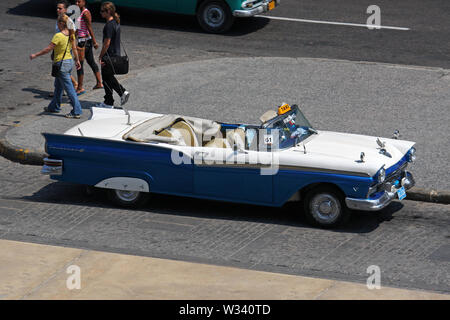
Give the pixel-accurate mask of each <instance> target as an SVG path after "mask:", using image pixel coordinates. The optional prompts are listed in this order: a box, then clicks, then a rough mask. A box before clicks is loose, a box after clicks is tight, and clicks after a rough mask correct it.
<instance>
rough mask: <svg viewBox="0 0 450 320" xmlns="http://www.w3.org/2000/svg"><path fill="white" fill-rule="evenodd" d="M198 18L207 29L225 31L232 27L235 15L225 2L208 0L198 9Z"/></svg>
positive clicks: (218, 31) (216, 31) (209, 30)
mask: <svg viewBox="0 0 450 320" xmlns="http://www.w3.org/2000/svg"><path fill="white" fill-rule="evenodd" d="M197 20H198V23H199V24H200V26H201V27H202V28H203V29H204V30H205V31H207V32H210V33H223V32H226V31H228V30H229V29H230V28H231V26H232V24H233V21H234V17H233V14H232V13H231V10H230V8H229V7H228V5H227V4H226V3H225V2H223V1H216V0H213V1H209V0H206V1H204V2H202V3H201V4H200V6H199V7H198V9H197Z"/></svg>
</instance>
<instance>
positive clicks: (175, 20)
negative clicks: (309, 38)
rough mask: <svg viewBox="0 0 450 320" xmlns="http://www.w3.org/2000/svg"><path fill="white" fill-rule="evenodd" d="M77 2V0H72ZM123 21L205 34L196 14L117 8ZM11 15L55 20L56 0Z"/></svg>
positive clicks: (248, 29) (245, 27) (41, 0)
mask: <svg viewBox="0 0 450 320" xmlns="http://www.w3.org/2000/svg"><path fill="white" fill-rule="evenodd" d="M69 2H70V3H72V4H74V3H75V1H69ZM90 10H91V11H92V14H93V21H94V22H102V23H103V20H102V18H101V17H100V13H99V6H98V5H95V6H90ZM117 12H118V13H119V14H120V16H121V24H122V25H124V26H138V27H145V28H152V29H160V30H173V31H182V32H191V33H205V32H204V31H203V30H202V29H201V28H200V26H199V24H198V23H197V18H196V17H195V16H189V15H180V14H171V13H163V12H155V11H150V10H143V9H137V8H125V7H118V8H117ZM7 13H9V14H13V15H20V16H32V17H41V18H50V19H55V17H56V11H55V0H30V1H27V2H25V3H22V4H20V5H18V6H16V7H14V8H11V9H9V10H8V11H7ZM269 21H270V20H269V19H264V18H242V19H235V23H234V25H233V26H232V28H231V29H230V30H229V31H228V32H227V33H225V34H222V35H217V36H242V35H246V34H249V33H253V32H255V31H257V30H259V29H262V28H264V27H265V26H266V25H267V24H268V23H269Z"/></svg>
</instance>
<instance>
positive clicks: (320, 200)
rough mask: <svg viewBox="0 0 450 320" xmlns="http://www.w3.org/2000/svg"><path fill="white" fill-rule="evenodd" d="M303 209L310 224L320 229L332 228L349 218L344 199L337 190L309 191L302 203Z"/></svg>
mask: <svg viewBox="0 0 450 320" xmlns="http://www.w3.org/2000/svg"><path fill="white" fill-rule="evenodd" d="M303 209H304V211H305V214H306V218H307V219H308V221H309V222H310V223H312V224H313V225H315V226H319V227H322V228H334V227H337V226H339V225H341V224H343V223H344V222H346V221H347V220H348V218H349V214H350V213H349V210H348V209H347V207H346V205H345V201H344V197H343V195H342V194H341V192H340V191H339V190H337V189H336V188H333V187H328V186H323V187H318V188H315V189H312V190H310V191H309V192H308V193H307V194H306V197H305V198H304V201H303Z"/></svg>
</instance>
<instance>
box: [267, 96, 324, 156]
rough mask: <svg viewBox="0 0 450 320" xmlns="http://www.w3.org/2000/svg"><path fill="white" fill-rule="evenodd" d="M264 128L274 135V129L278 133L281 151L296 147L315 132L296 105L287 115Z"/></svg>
mask: <svg viewBox="0 0 450 320" xmlns="http://www.w3.org/2000/svg"><path fill="white" fill-rule="evenodd" d="M263 128H267V129H268V131H271V133H272V134H274V132H272V131H273V130H274V129H275V130H277V131H278V139H279V145H278V147H279V148H280V149H285V148H291V147H294V146H295V145H297V144H298V143H299V142H301V141H303V140H305V139H306V138H307V137H309V136H310V135H311V134H313V133H314V132H315V130H314V129H312V127H311V124H310V123H309V121H308V120H307V119H306V118H305V116H304V115H303V113H302V112H301V111H300V110H299V109H298V107H297V106H296V105H293V106H292V110H290V111H288V112H286V113H285V114H282V115H279V116H277V117H275V118H274V119H272V120H269V121H268V122H267V123H265V124H264V125H263Z"/></svg>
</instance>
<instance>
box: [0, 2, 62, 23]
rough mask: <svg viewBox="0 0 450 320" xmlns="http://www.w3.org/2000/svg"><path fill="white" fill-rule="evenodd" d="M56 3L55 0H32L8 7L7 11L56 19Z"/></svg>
mask: <svg viewBox="0 0 450 320" xmlns="http://www.w3.org/2000/svg"><path fill="white" fill-rule="evenodd" d="M55 3H56V1H55V0H30V1H27V2H25V3H21V4H19V5H18V6H17V7H14V8H11V9H8V11H7V13H9V14H14V15H18V16H31V17H41V18H51V19H55V17H56V10H55V8H56V5H55Z"/></svg>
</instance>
